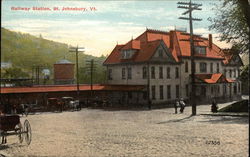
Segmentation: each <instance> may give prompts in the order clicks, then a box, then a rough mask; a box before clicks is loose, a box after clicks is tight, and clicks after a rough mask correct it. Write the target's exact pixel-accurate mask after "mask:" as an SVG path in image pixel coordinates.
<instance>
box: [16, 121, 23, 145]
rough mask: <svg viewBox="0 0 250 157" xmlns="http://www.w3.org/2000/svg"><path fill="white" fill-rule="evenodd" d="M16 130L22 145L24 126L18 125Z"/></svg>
mask: <svg viewBox="0 0 250 157" xmlns="http://www.w3.org/2000/svg"><path fill="white" fill-rule="evenodd" d="M15 130H16V133H17V136H18V139H19V142H20V143H22V142H23V135H22V132H23V127H22V124H21V123H19V124H17V125H16V126H15Z"/></svg>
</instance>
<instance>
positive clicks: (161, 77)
mask: <svg viewBox="0 0 250 157" xmlns="http://www.w3.org/2000/svg"><path fill="white" fill-rule="evenodd" d="M159 79H163V68H162V67H159Z"/></svg>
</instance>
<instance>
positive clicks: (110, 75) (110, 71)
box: [108, 69, 112, 80]
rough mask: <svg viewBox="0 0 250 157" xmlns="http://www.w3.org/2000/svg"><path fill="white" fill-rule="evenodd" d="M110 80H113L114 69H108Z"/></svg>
mask: <svg viewBox="0 0 250 157" xmlns="http://www.w3.org/2000/svg"><path fill="white" fill-rule="evenodd" d="M108 80H112V69H108Z"/></svg>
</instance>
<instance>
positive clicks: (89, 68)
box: [86, 59, 95, 98]
mask: <svg viewBox="0 0 250 157" xmlns="http://www.w3.org/2000/svg"><path fill="white" fill-rule="evenodd" d="M86 62H87V70H90V90H91V98H92V97H93V72H94V70H95V66H94V59H91V60H90V61H86Z"/></svg>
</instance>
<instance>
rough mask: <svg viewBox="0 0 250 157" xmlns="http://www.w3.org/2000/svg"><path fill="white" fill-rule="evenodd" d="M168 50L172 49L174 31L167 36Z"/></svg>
mask: <svg viewBox="0 0 250 157" xmlns="http://www.w3.org/2000/svg"><path fill="white" fill-rule="evenodd" d="M169 48H170V49H173V48H174V31H170V35H169Z"/></svg>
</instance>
